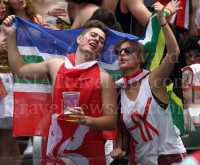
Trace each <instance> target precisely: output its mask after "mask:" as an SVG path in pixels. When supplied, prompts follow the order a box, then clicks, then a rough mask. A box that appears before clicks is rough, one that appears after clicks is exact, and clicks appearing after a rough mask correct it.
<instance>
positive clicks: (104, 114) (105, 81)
mask: <svg viewBox="0 0 200 165" xmlns="http://www.w3.org/2000/svg"><path fill="white" fill-rule="evenodd" d="M13 18H14V16H8V18H6V19H5V20H4V22H3V29H4V31H5V34H6V36H7V40H8V59H9V63H10V66H11V70H12V72H13V74H15V75H17V76H18V77H21V78H23V76H24V75H29V76H30V79H34V78H35V77H36V76H35V75H37V79H43V77H44V76H45V75H46V74H48V75H50V76H51V78H52V84H53V87H54V88H53V89H52V96H53V104H54V105H55V106H53V113H54V114H61V115H59V117H60V116H62V115H64V106H63V100H62V92H69V91H78V92H80V107H75V108H74V109H71V110H70V111H71V112H72V113H74V114H76V115H70V116H69V117H70V118H72V119H76V120H75V121H72V122H68V121H65V122H66V123H65V125H64V127H61V126H60V127H58V128H59V129H57V130H54V129H53V128H54V126H55V125H53V122H52V125H53V126H52V125H51V127H50V131H49V132H50V133H49V136H50V137H52V138H53V136H55V134H56V132H61V133H60V134H59V135H58V136H56V137H57V138H56V139H60V138H61V139H60V141H56V143H53V145H52V144H51V141H50V142H48V146H47V149H48V150H47V152H44V153H45V156H48V158H50V157H51V158H52V156H53V157H54V159H53V160H56V159H57V156H59V157H61V158H63V159H67V158H66V157H64V156H65V155H68V154H70V153H74V154H77V155H78V157H80V158H82V161H83V162H82V163H81V164H87V162H88V163H89V162H90V163H91V162H92V163H93V164H94V163H95V164H98V163H99V164H105V160H104V155H105V154H104V144H103V135H102V130H105V131H110V130H113V129H114V128H115V127H116V124H117V117H116V113H115V112H116V109H117V90H116V87H115V83H114V80H113V79H112V78H111V76H110V75H109V74H108V73H107V72H106V71H105V70H103V69H101V68H99V66H98V65H97V61H96V60H95V59H96V58H97V56H99V55H100V54H101V53H102V50H103V47H104V44H105V42H106V37H107V36H108V32H107V29H106V26H105V25H104V24H103V23H101V22H99V21H97V20H91V21H88V22H87V23H86V25H85V26H86V27H85V28H84V29H83V31H82V32H81V34H80V35H79V36H78V37H77V43H78V47H77V50H76V53H74V54H70V55H67V56H66V57H65V60H63V59H59V58H53V59H50V60H46V61H44V62H40V63H33V64H24V62H23V60H22V59H21V57H20V53H19V51H18V48H17V45H16V27H14V26H10V25H11V23H12V19H13ZM63 120H64V117H63ZM52 121H53V119H52ZM56 123H57V122H56ZM54 124H55V122H54ZM65 132H67V133H68V134H65ZM51 135H52V136H51ZM52 138H49V139H52ZM66 144H67V146H65V145H66ZM63 145H64V146H65V147H63ZM45 148H46V147H45ZM58 149H59V150H58ZM60 150H62V151H60ZM59 153H62V154H59ZM86 155H87V156H97V155H98V156H100V157H99V158H100V159H98V158H97V159H92V158H91V159H92V160H88V159H89V158H88V157H86ZM62 156H63V157H62ZM58 159H59V158H58ZM72 159H76V156H75V157H72ZM53 160H52V161H53ZM59 161H62V160H60V159H59ZM68 161H69V158H68ZM74 161H75V162H76V160H74ZM69 164H70V163H69ZM72 164H73V163H72ZM77 164H79V163H77Z"/></svg>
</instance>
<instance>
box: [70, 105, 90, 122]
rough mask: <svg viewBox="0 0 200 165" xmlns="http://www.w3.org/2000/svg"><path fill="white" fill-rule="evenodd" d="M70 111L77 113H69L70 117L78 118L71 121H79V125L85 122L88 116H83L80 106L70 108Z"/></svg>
mask: <svg viewBox="0 0 200 165" xmlns="http://www.w3.org/2000/svg"><path fill="white" fill-rule="evenodd" d="M70 112H72V113H74V114H77V115H73V114H72V115H69V117H70V118H72V119H78V121H71V122H72V123H79V124H81V125H86V124H87V118H88V116H85V114H84V112H83V109H82V108H81V107H74V109H71V108H70Z"/></svg>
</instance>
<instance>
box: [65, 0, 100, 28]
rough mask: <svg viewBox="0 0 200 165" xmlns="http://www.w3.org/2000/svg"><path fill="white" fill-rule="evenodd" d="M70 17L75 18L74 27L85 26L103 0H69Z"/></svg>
mask: <svg viewBox="0 0 200 165" xmlns="http://www.w3.org/2000/svg"><path fill="white" fill-rule="evenodd" d="M68 3H69V4H68V12H69V17H70V18H71V19H72V20H73V23H72V27H71V28H72V29H76V28H79V27H83V26H84V24H85V23H86V22H87V20H89V19H90V18H91V16H92V15H93V13H94V12H95V11H96V10H97V9H99V7H100V6H101V5H102V3H103V0H68Z"/></svg>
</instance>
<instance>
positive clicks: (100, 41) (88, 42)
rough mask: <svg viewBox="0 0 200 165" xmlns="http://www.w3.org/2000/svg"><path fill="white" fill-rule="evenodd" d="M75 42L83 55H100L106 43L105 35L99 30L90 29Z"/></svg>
mask: <svg viewBox="0 0 200 165" xmlns="http://www.w3.org/2000/svg"><path fill="white" fill-rule="evenodd" d="M77 42H78V44H79V47H80V49H81V50H82V51H85V53H88V54H91V53H92V54H95V55H100V54H101V53H102V50H103V47H104V44H105V42H106V35H105V33H104V32H103V31H102V30H101V29H99V28H91V30H90V31H88V32H87V33H86V34H85V35H83V36H82V35H81V36H79V37H78V40H77ZM83 42H84V43H83Z"/></svg>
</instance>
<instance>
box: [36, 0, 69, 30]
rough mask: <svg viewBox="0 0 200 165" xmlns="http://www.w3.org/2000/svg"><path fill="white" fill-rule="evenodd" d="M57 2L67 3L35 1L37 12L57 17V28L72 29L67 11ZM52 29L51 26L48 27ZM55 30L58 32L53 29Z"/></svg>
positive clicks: (49, 0)
mask: <svg viewBox="0 0 200 165" xmlns="http://www.w3.org/2000/svg"><path fill="white" fill-rule="evenodd" d="M57 2H66V0H34V1H33V3H34V6H35V12H36V14H40V15H50V16H53V17H57V18H58V19H57V28H58V29H60V30H66V29H70V28H71V21H70V19H69V16H68V12H67V9H65V8H63V7H58V5H57ZM47 27H48V28H51V26H50V25H49V26H47ZM51 29H53V30H58V29H55V28H51Z"/></svg>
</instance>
